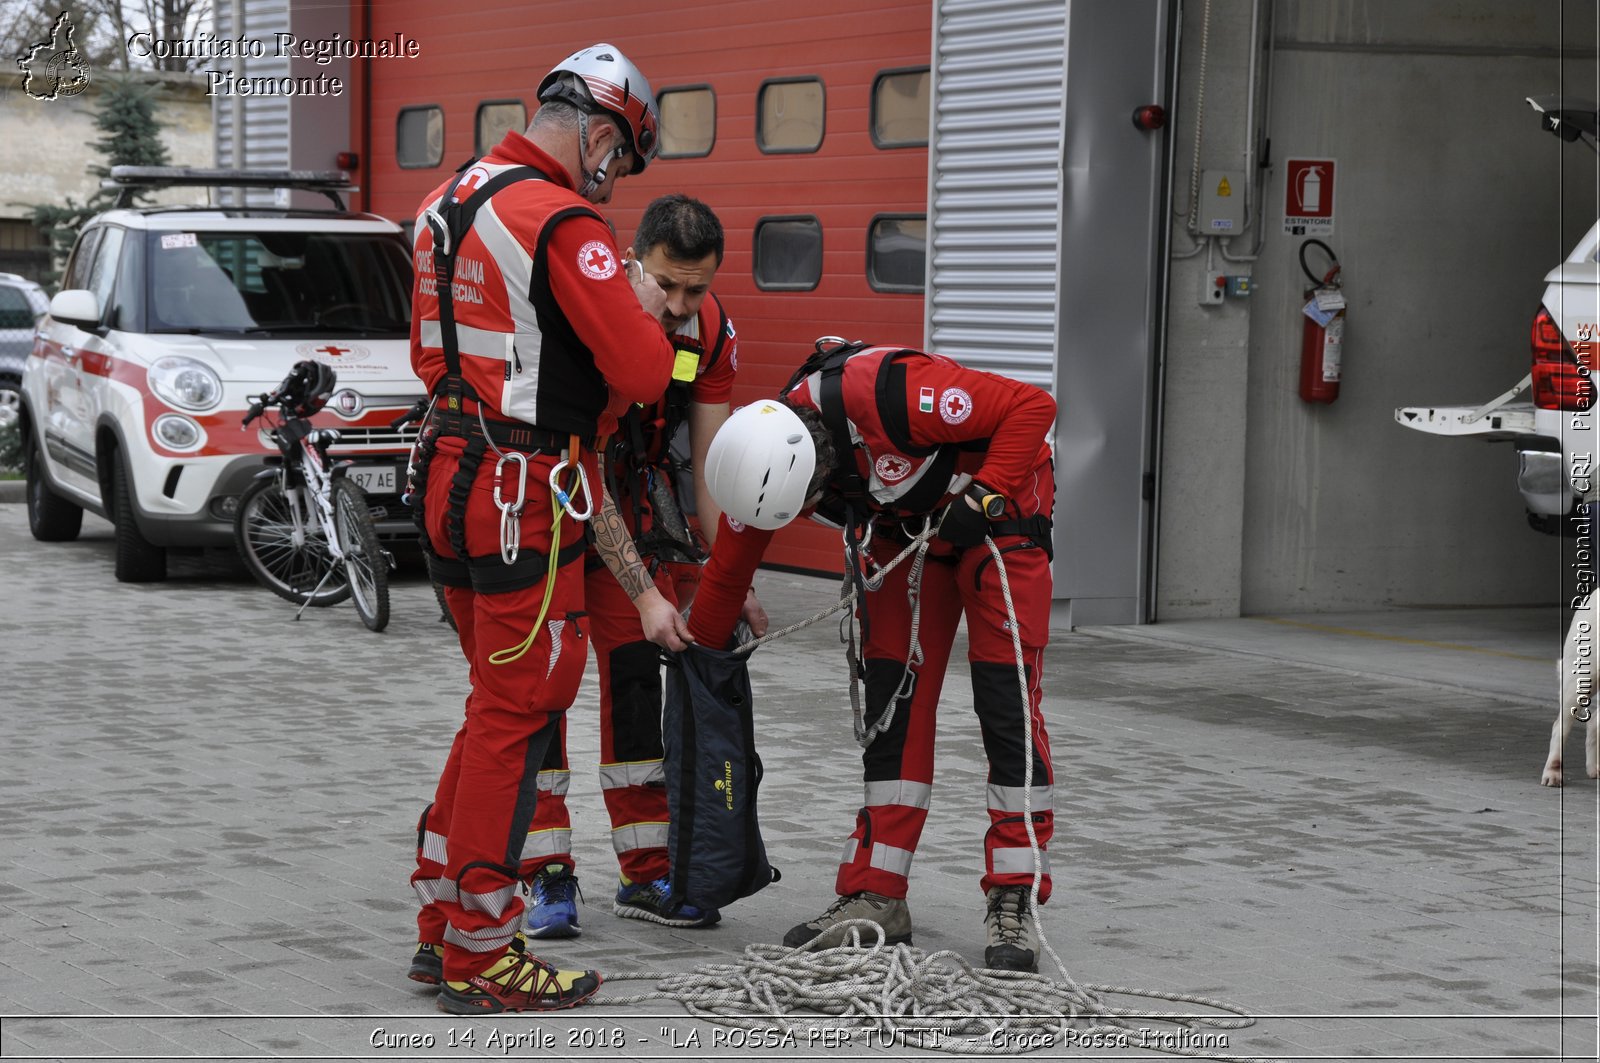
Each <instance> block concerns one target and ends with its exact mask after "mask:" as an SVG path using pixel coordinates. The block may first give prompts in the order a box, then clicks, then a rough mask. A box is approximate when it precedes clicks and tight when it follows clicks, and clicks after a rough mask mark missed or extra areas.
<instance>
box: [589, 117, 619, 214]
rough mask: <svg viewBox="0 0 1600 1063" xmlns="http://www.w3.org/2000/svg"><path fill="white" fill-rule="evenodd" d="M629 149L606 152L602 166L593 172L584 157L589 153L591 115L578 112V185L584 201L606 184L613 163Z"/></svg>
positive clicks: (601, 161)
mask: <svg viewBox="0 0 1600 1063" xmlns="http://www.w3.org/2000/svg"><path fill="white" fill-rule="evenodd" d="M627 150H628V149H627V148H625V147H617V148H614V149H612V150H611V151H608V152H606V154H605V158H603V159H601V160H600V165H599V167H598V168H596V169H595V170H593V171H590V170H589V168H588V167H586V166H585V165H584V164H583V160H584V156H586V155H587V154H588V153H589V115H588V113H587V112H585V111H579V112H578V176H579V177H581V178H582V181H580V182H579V184H578V195H580V196H582V197H583V198H584V199H588V198H589V196H590V195H591V194H592V193H593V192H594V191H595V189H597V188H599V187H600V186H601V185H603V184H605V183H606V169H607V167H609V166H610V165H611V164H612V163H613V162H615V161H616V160H618V159H620V158H622V156H623V155H624V154H626V153H627Z"/></svg>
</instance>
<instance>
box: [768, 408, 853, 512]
mask: <svg viewBox="0 0 1600 1063" xmlns="http://www.w3.org/2000/svg"><path fill="white" fill-rule="evenodd" d="M780 401H782V402H783V404H784V405H785V406H787V407H789V409H791V410H793V411H794V415H795V416H796V417H798V418H800V423H801V424H803V425H805V426H806V431H808V432H810V433H811V445H812V446H813V447H815V448H816V451H817V466H816V468H815V469H814V470H812V473H811V482H810V483H809V484H807V485H806V497H807V498H812V497H814V496H815V495H816V493H817V492H818V491H821V490H822V487H823V485H824V484H826V483H827V482H828V478H829V477H830V476H832V475H833V471H834V469H836V468H837V467H838V465H839V452H838V451H837V450H836V449H834V445H833V433H831V432H829V431H828V426H827V425H826V424H824V423H823V421H822V414H820V413H818V412H817V410H816V409H815V408H814V407H811V406H807V405H805V404H803V403H798V402H791V401H790V400H789V399H782V400H780Z"/></svg>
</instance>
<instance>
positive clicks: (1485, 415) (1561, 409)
mask: <svg viewBox="0 0 1600 1063" xmlns="http://www.w3.org/2000/svg"><path fill="white" fill-rule="evenodd" d="M1528 103H1529V104H1530V105H1531V106H1532V107H1533V109H1534V110H1535V111H1538V112H1539V114H1540V116H1541V121H1542V123H1543V125H1544V128H1545V129H1548V130H1549V131H1550V132H1552V133H1554V134H1555V135H1556V136H1559V137H1560V138H1561V139H1562V140H1565V141H1569V142H1570V141H1574V140H1582V141H1583V142H1584V143H1585V144H1586V145H1588V146H1589V147H1590V148H1591V149H1593V150H1596V152H1597V154H1600V147H1597V146H1596V140H1597V136H1600V133H1597V117H1600V116H1597V113H1596V106H1595V104H1593V103H1590V102H1587V101H1578V100H1572V99H1566V100H1563V99H1562V98H1561V97H1557V96H1536V97H1532V98H1530V99H1529V100H1528ZM1545 284H1546V288H1545V291H1544V298H1543V299H1542V300H1541V305H1540V307H1539V310H1538V312H1537V313H1536V314H1535V315H1534V317H1533V322H1532V324H1531V325H1530V326H1529V336H1528V340H1529V354H1530V359H1531V365H1530V367H1529V370H1528V375H1527V376H1525V377H1523V378H1522V380H1521V381H1520V382H1519V383H1518V384H1516V385H1515V386H1514V387H1512V388H1511V389H1510V390H1509V391H1506V392H1505V393H1504V394H1501V395H1498V396H1496V397H1495V398H1493V399H1490V400H1489V401H1488V402H1486V403H1484V404H1483V405H1481V406H1403V407H1401V408H1399V409H1397V410H1395V411H1394V416H1395V420H1396V421H1398V422H1399V423H1400V424H1402V425H1404V426H1405V427H1407V428H1412V429H1415V430H1417V431H1419V432H1428V433H1431V434H1433V435H1444V436H1476V437H1478V438H1480V439H1488V440H1515V441H1516V445H1517V454H1518V456H1519V458H1520V462H1519V465H1518V469H1517V487H1518V489H1519V490H1521V492H1522V499H1523V502H1524V503H1525V504H1526V505H1527V507H1528V522H1529V523H1530V524H1531V525H1533V526H1534V527H1535V528H1538V529H1539V530H1540V531H1546V532H1552V533H1555V532H1559V531H1560V530H1561V525H1562V520H1563V518H1564V517H1566V516H1567V515H1568V514H1569V513H1571V512H1572V510H1573V507H1574V506H1576V505H1577V503H1578V502H1579V500H1580V499H1582V498H1584V497H1585V496H1589V497H1593V496H1594V495H1595V494H1596V487H1597V486H1600V485H1597V479H1600V471H1597V470H1596V469H1595V468H1594V464H1595V461H1596V450H1597V445H1596V442H1595V431H1596V425H1595V416H1594V405H1595V399H1596V386H1595V380H1594V377H1593V372H1594V370H1595V369H1596V368H1597V367H1600V221H1597V222H1595V225H1594V227H1593V228H1592V229H1590V230H1589V232H1588V234H1587V235H1586V236H1584V238H1583V239H1582V240H1580V241H1578V246H1577V247H1575V248H1573V249H1572V253H1571V254H1570V255H1568V256H1567V260H1566V261H1565V262H1563V263H1561V264H1560V265H1559V266H1557V267H1556V268H1555V269H1553V270H1551V271H1550V272H1549V273H1548V274H1546V275H1545ZM1527 391H1531V394H1530V395H1529V397H1528V398H1527V399H1523V400H1521V401H1518V396H1520V395H1522V394H1523V393H1524V392H1527Z"/></svg>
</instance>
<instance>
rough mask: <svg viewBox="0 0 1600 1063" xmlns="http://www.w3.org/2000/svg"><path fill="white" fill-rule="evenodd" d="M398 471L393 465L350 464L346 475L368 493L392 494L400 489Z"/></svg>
mask: <svg viewBox="0 0 1600 1063" xmlns="http://www.w3.org/2000/svg"><path fill="white" fill-rule="evenodd" d="M398 471H399V469H398V467H397V466H394V465H352V466H351V467H350V471H349V472H348V473H347V474H346V475H347V476H349V477H350V479H351V480H352V481H354V483H355V485H356V486H357V487H359V488H361V490H363V491H365V492H366V493H367V494H369V495H392V494H394V493H395V492H396V491H398V490H400V485H399V479H398V475H397V474H398Z"/></svg>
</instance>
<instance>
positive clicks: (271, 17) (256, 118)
mask: <svg viewBox="0 0 1600 1063" xmlns="http://www.w3.org/2000/svg"><path fill="white" fill-rule="evenodd" d="M232 8H233V4H232V3H230V0H217V3H216V5H215V10H216V33H217V36H218V37H221V38H233V39H237V38H238V37H239V34H240V33H243V34H244V35H245V36H246V37H248V38H250V39H253V40H257V41H261V42H262V43H263V45H264V49H265V52H266V55H265V56H264V57H262V58H260V59H257V58H254V57H247V58H246V59H245V60H244V63H243V76H245V77H252V78H256V77H269V78H283V77H288V76H289V57H288V56H281V57H280V56H279V55H278V54H277V47H276V42H277V38H276V37H275V36H274V34H277V33H288V32H289V0H243V2H242V3H240V4H239V8H240V10H241V14H242V18H241V20H240V22H241V25H242V29H234V27H233V11H232ZM207 65H208V66H210V67H212V68H213V69H217V70H232V71H233V72H234V73H235V74H238V73H240V68H239V65H238V63H237V61H236V60H233V59H217V60H211V61H209V62H208V63H207ZM290 100H291V97H288V96H241V97H239V98H238V104H239V106H238V111H239V113H240V115H241V116H242V125H243V126H244V154H243V156H242V164H243V168H245V169H251V170H287V169H291V168H292V166H291V163H290V158H289V105H290ZM234 102H235V97H233V96H224V95H217V96H213V97H212V104H211V117H212V128H213V129H214V130H215V138H216V140H215V142H216V152H217V165H218V166H222V167H226V168H234V167H235V166H236V165H238V164H239V163H240V161H241V157H240V156H237V155H235V154H234V136H235V131H234V128H233V123H234V111H235V107H234ZM235 195H236V193H235V192H234V191H233V190H232V189H229V190H227V191H225V192H223V193H221V197H222V202H224V203H232V202H233V201H234V200H233V197H234V196H235ZM248 197H249V198H248V203H249V204H250V205H251V206H272V205H273V192H272V190H271V189H253V190H251V191H250V192H249V193H248Z"/></svg>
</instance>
